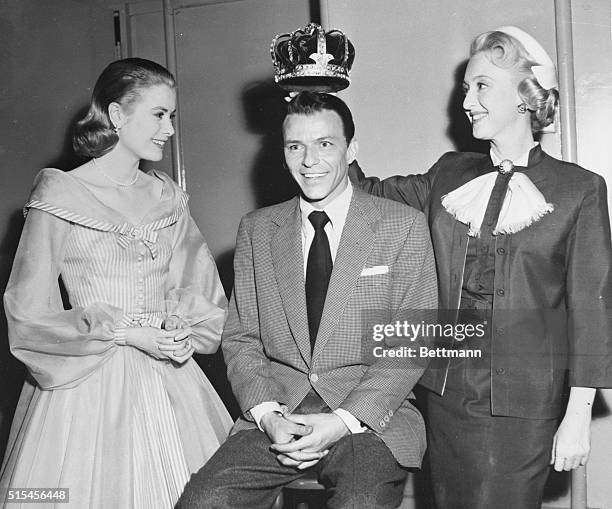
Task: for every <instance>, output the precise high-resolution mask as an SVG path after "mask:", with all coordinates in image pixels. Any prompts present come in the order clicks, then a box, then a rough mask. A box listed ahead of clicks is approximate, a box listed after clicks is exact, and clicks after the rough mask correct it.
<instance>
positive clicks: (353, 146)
mask: <svg viewBox="0 0 612 509" xmlns="http://www.w3.org/2000/svg"><path fill="white" fill-rule="evenodd" d="M358 151H359V143H357V138H353V139H352V140H351V142H350V143H349V146H348V148H347V149H346V164H351V163H352V162H353V161H354V160H355V159H356V158H357V152H358Z"/></svg>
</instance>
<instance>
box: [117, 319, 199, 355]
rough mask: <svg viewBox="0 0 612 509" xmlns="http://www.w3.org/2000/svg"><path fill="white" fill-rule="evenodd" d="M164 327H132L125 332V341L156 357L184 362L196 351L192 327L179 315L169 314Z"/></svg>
mask: <svg viewBox="0 0 612 509" xmlns="http://www.w3.org/2000/svg"><path fill="white" fill-rule="evenodd" d="M163 327H164V328H163V329H158V328H155V327H130V328H128V329H127V330H126V333H125V342H126V344H127V345H130V346H133V347H135V348H138V349H139V350H142V351H143V352H145V353H147V354H149V355H150V356H151V357H154V358H156V359H160V360H171V361H174V362H177V363H179V364H183V363H184V362H186V361H187V360H189V358H190V357H191V356H192V355H193V352H194V347H193V344H192V342H191V339H190V336H191V333H192V331H191V328H190V327H189V326H188V325H187V323H186V322H185V321H184V320H182V319H181V318H179V317H177V316H169V317H168V318H167V319H166V320H165V321H164V324H163Z"/></svg>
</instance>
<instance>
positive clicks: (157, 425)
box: [0, 169, 231, 509]
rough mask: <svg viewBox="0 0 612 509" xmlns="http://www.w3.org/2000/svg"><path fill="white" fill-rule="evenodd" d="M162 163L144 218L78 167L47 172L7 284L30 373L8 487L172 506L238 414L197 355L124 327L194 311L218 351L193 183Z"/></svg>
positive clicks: (13, 338) (214, 283)
mask: <svg viewBox="0 0 612 509" xmlns="http://www.w3.org/2000/svg"><path fill="white" fill-rule="evenodd" d="M152 174H153V175H154V176H156V177H157V178H160V179H161V180H163V183H164V186H163V192H162V196H161V199H160V202H159V204H158V205H157V206H156V207H154V208H153V209H152V210H150V211H148V212H147V214H146V216H145V218H144V219H143V221H142V223H141V224H140V225H138V226H134V225H131V224H130V223H129V222H128V221H127V220H126V219H125V218H124V217H123V216H121V214H119V213H118V212H117V211H115V210H113V209H110V208H108V207H106V206H105V205H104V204H103V203H101V202H99V201H98V200H97V199H96V198H95V196H94V195H93V194H91V192H89V191H88V189H87V188H86V187H85V186H83V185H82V184H81V183H80V182H79V181H78V179H76V178H74V177H72V176H71V175H69V174H66V173H64V172H62V171H60V170H56V169H45V170H42V171H41V172H40V173H39V175H38V176H37V178H36V181H35V187H34V190H33V192H32V196H31V198H30V201H29V202H28V203H27V205H26V210H27V212H28V213H27V218H26V224H25V226H24V230H23V234H22V238H21V241H20V244H19V249H18V252H17V255H16V258H15V262H14V265H13V271H12V273H11V278H10V280H9V283H8V286H7V290H6V294H5V309H6V313H7V318H8V323H9V339H10V346H11V351H12V352H13V354H14V355H15V356H16V357H17V358H19V359H20V360H21V361H22V362H24V363H25V364H26V366H27V368H28V372H29V375H30V376H29V377H28V380H27V381H26V383H25V385H24V388H23V392H22V395H21V398H20V401H19V405H18V408H17V411H16V414H15V418H14V421H13V427H12V429H11V436H10V438H9V445H8V448H7V453H6V456H5V459H4V464H3V466H2V472H1V477H0V496H2V497H4V493H5V492H4V490H5V489H6V488H9V487H11V488H68V489H69V490H70V495H69V496H70V503H69V504H57V505H56V506H55V505H51V506H52V507H58V508H79V509H81V508H101V509H102V508H104V509H106V508H146V509H154V508H170V507H173V506H174V503H175V502H176V501H177V499H178V497H179V495H180V494H181V492H182V489H183V487H184V485H185V484H186V482H187V480H188V479H189V476H190V474H191V473H193V472H195V471H196V470H198V469H199V468H200V467H201V466H202V465H203V464H204V463H205V462H206V460H207V459H208V458H209V457H210V456H211V455H212V454H213V453H214V451H215V450H216V449H217V448H218V446H219V445H220V443H221V442H222V441H223V440H224V439H225V437H226V436H227V432H228V430H229V427H230V425H231V420H230V417H229V415H228V413H227V411H226V410H225V407H224V406H223V404H222V402H221V401H220V399H219V397H218V396H217V394H216V393H215V391H214V389H213V388H212V386H211V385H210V383H209V381H208V380H207V379H206V377H205V376H204V374H203V373H202V371H201V370H200V368H199V367H198V366H197V364H196V363H195V361H194V360H193V359H190V360H189V361H188V362H186V363H185V364H183V365H179V364H176V363H173V362H171V361H169V360H157V359H155V358H153V357H150V356H149V355H147V354H145V353H143V352H142V351H140V350H137V349H135V348H132V347H130V346H124V345H123V344H122V338H123V337H124V331H125V328H127V327H137V326H151V327H160V326H161V323H162V321H163V320H164V318H165V317H166V316H167V315H168V314H173V315H178V316H180V317H181V318H183V319H184V320H186V321H187V322H188V323H189V324H190V325H191V327H192V329H193V331H194V334H193V336H192V342H193V344H194V346H195V347H196V351H197V352H199V353H213V352H214V351H216V349H217V348H218V345H219V342H220V334H221V330H222V327H223V322H224V320H225V314H226V311H225V306H226V300H225V296H224V293H223V289H222V287H221V284H220V281H219V277H218V274H217V270H216V267H215V264H214V261H213V259H212V257H211V255H210V252H209V251H208V248H207V246H206V243H205V242H204V239H203V238H202V235H201V234H200V232H199V230H198V229H197V226H196V225H195V223H194V222H193V219H192V218H191V217H190V215H189V211H188V208H187V195H186V194H185V193H183V192H182V191H181V190H180V189H179V188H178V187H177V186H176V185H175V184H174V183H173V182H172V180H171V179H170V178H169V177H167V176H166V175H165V174H163V173H155V172H153V173H152ZM60 275H61V282H62V283H63V285H64V286H65V290H66V293H67V295H68V299H69V301H70V307H71V309H69V310H65V309H64V306H63V305H62V298H61V294H60V288H59V285H58V277H59V276H60ZM45 506H46V507H49V505H48V504H40V503H38V504H36V505H35V506H34V505H33V506H32V507H36V508H41V507H45ZM11 507H13V505H11ZM14 507H19V505H15V506H14Z"/></svg>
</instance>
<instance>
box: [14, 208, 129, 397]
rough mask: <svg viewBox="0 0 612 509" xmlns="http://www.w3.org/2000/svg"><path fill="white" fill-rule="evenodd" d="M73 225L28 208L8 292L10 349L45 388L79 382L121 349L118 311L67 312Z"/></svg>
mask: <svg viewBox="0 0 612 509" xmlns="http://www.w3.org/2000/svg"><path fill="white" fill-rule="evenodd" d="M70 229H71V225H70V223H69V222H68V221H65V220H63V219H60V218H58V217H56V216H54V215H52V214H50V213H47V212H43V211H41V210H36V209H30V211H29V213H28V215H27V218H26V222H25V226H24V228H23V232H22V234H21V240H20V242H19V247H18V249H17V254H16V255H15V261H14V263H13V269H12V271H11V276H10V279H9V282H8V285H7V287H6V293H5V294H4V309H5V311H6V316H7V322H8V331H9V342H10V348H11V352H12V353H13V355H14V356H15V357H17V358H18V359H19V360H20V361H21V362H23V363H24V364H25V365H26V366H27V368H28V371H29V372H30V373H31V374H32V376H33V377H34V378H35V379H36V381H37V382H38V384H39V385H40V386H41V387H42V388H43V389H57V388H66V387H73V386H75V385H78V383H79V382H80V381H82V380H83V379H84V378H85V377H87V376H88V375H90V374H91V373H92V372H94V371H95V370H96V369H97V368H98V367H99V366H100V365H101V364H102V363H104V362H105V361H107V360H108V359H109V358H110V356H111V355H113V353H114V352H115V351H116V350H115V349H116V348H117V345H116V344H115V341H114V331H115V323H116V322H118V321H119V320H120V318H121V316H122V311H121V310H120V309H117V308H113V307H111V306H109V305H107V304H103V303H96V304H92V305H90V306H88V307H86V308H82V307H81V308H79V307H75V308H73V309H70V310H64V307H63V304H62V299H61V295H60V289H59V283H58V278H59V275H60V272H61V268H62V264H63V260H64V246H65V243H66V239H67V238H68V236H69V234H70Z"/></svg>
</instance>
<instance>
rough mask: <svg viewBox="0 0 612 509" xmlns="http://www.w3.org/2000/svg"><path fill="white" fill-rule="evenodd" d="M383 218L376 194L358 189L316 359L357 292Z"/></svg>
mask: <svg viewBox="0 0 612 509" xmlns="http://www.w3.org/2000/svg"><path fill="white" fill-rule="evenodd" d="M379 219H380V211H379V210H378V209H377V208H376V207H375V206H374V203H373V200H372V198H371V197H370V196H368V195H367V194H365V193H363V192H362V191H360V190H358V189H354V190H353V197H352V199H351V204H350V207H349V211H348V215H347V217H346V223H345V225H344V230H343V231H342V236H341V237H340V245H339V246H338V252H337V254H336V260H335V262H334V268H333V271H332V275H331V279H330V281H329V287H328V289H327V297H326V299H325V306H324V308H323V316H322V317H321V325H320V326H319V333H318V335H317V341H316V343H315V348H314V352H313V362H314V361H316V359H317V357H318V356H319V355H320V354H321V352H322V350H323V348H324V347H325V344H326V343H327V341H329V339H330V337H331V335H332V333H333V331H334V329H335V328H336V326H337V325H338V322H339V320H340V317H341V316H342V313H343V311H344V308H345V307H346V304H347V302H348V300H349V299H350V298H351V295H352V294H353V289H354V288H355V286H356V284H357V281H358V280H359V276H360V275H361V271H362V270H363V268H364V267H365V263H366V260H367V259H368V256H369V255H370V252H371V251H372V248H373V246H374V240H375V238H376V223H377V222H378V220H379Z"/></svg>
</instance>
